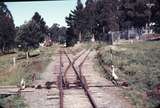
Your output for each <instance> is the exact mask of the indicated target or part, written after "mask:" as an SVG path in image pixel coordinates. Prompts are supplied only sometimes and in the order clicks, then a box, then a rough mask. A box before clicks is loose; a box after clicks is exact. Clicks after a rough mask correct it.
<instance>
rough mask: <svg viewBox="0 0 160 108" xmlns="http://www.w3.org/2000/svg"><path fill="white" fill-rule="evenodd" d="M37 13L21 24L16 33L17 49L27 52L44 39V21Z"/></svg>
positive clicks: (46, 33)
mask: <svg viewBox="0 0 160 108" xmlns="http://www.w3.org/2000/svg"><path fill="white" fill-rule="evenodd" d="M39 16H40V15H38V14H37V13H35V15H34V16H33V17H32V19H31V20H30V21H29V22H27V23H25V24H23V25H21V26H20V27H19V28H18V30H17V33H16V39H15V40H16V43H17V47H18V48H19V50H21V51H24V52H27V54H28V55H29V51H30V50H31V49H35V48H38V47H39V43H40V42H42V40H44V36H45V35H48V32H47V31H46V30H45V29H47V28H46V26H45V22H44V21H43V18H41V17H39Z"/></svg>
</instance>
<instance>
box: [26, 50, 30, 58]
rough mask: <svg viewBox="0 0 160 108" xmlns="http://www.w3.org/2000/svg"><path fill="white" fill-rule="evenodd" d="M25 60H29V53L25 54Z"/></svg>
mask: <svg viewBox="0 0 160 108" xmlns="http://www.w3.org/2000/svg"><path fill="white" fill-rule="evenodd" d="M26 59H27V60H28V59H29V51H27V52H26Z"/></svg>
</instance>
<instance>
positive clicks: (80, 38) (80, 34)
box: [79, 32, 82, 43]
mask: <svg viewBox="0 0 160 108" xmlns="http://www.w3.org/2000/svg"><path fill="white" fill-rule="evenodd" d="M79 42H80V43H81V42H82V33H81V32H79Z"/></svg>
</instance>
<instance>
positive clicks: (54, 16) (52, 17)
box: [5, 0, 85, 27]
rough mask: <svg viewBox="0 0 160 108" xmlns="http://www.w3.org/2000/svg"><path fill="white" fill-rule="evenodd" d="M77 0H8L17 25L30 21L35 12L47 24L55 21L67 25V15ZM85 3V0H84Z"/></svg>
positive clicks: (49, 24) (7, 3) (50, 24)
mask: <svg viewBox="0 0 160 108" xmlns="http://www.w3.org/2000/svg"><path fill="white" fill-rule="evenodd" d="M76 3H77V0H64V1H38V2H37V1H34V2H6V3H5V4H6V5H7V7H8V9H9V10H10V11H11V13H12V16H13V18H14V23H15V25H16V26H20V25H22V24H24V21H29V20H30V19H31V18H32V16H33V15H34V13H35V12H39V14H40V15H41V16H42V17H43V18H44V20H45V21H46V24H47V25H48V26H49V27H50V26H52V24H53V23H58V24H60V25H61V26H67V24H66V23H65V17H66V16H68V14H69V13H70V11H71V10H73V9H74V8H75V6H76ZM82 3H85V0H82Z"/></svg>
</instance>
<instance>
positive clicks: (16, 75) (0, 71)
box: [0, 45, 58, 108]
mask: <svg viewBox="0 0 160 108" xmlns="http://www.w3.org/2000/svg"><path fill="white" fill-rule="evenodd" d="M57 48H58V46H57V45H53V46H52V47H45V48H42V47H41V48H39V49H38V51H37V50H33V51H31V52H30V55H31V56H33V55H37V56H34V57H30V58H29V60H26V59H25V58H23V59H19V60H16V65H15V66H13V60H12V59H13V57H16V58H17V57H18V55H24V53H23V52H17V53H14V54H8V55H3V56H0V86H2V85H3V86H5V85H19V83H20V80H21V78H24V79H25V81H26V83H27V84H31V83H32V76H33V73H35V74H36V78H37V79H39V78H40V77H39V76H40V73H42V72H43V71H44V69H45V68H46V66H47V65H48V64H49V63H50V62H51V60H53V59H52V56H53V55H54V54H55V52H56V50H57ZM20 100H21V102H20ZM17 101H18V102H19V103H18V102H17ZM8 102H11V106H13V107H11V108H18V105H19V104H20V106H23V105H24V104H23V97H18V96H9V97H8V98H0V105H2V106H4V105H7V103H8ZM16 105H17V106H16ZM20 108H23V107H20Z"/></svg>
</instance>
